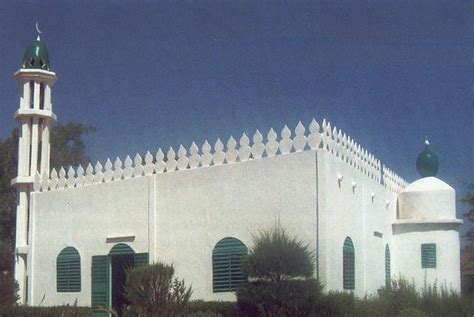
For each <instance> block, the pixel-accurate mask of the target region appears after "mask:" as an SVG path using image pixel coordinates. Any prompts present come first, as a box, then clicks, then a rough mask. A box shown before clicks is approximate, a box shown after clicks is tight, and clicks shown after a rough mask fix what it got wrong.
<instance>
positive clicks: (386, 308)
mask: <svg viewBox="0 0 474 317" xmlns="http://www.w3.org/2000/svg"><path fill="white" fill-rule="evenodd" d="M372 303H373V304H378V305H379V306H381V307H382V310H383V313H385V314H386V315H389V316H397V315H398V314H399V313H400V311H401V310H403V309H405V308H412V307H418V304H419V303H420V295H419V293H418V292H417V290H416V287H415V284H414V283H410V282H409V281H408V280H406V279H403V278H400V279H398V280H393V281H392V283H391V287H383V288H381V289H380V290H379V291H378V296H377V297H375V298H374V299H373V301H372Z"/></svg>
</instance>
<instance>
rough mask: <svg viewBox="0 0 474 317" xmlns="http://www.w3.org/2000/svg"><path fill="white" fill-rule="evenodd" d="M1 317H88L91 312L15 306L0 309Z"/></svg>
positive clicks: (69, 307)
mask: <svg viewBox="0 0 474 317" xmlns="http://www.w3.org/2000/svg"><path fill="white" fill-rule="evenodd" d="M0 316H2V317H65V316H67V317H90V316H92V310H91V309H90V308H89V307H77V306H56V307H29V306H16V307H11V308H9V309H6V310H3V311H2V310H1V309H0Z"/></svg>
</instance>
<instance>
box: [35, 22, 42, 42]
mask: <svg viewBox="0 0 474 317" xmlns="http://www.w3.org/2000/svg"><path fill="white" fill-rule="evenodd" d="M35 26H36V32H38V38H37V40H38V41H39V40H40V34H41V33H42V32H41V31H40V29H39V27H38V21H36V24H35Z"/></svg>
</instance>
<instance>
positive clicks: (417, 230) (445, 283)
mask: <svg viewBox="0 0 474 317" xmlns="http://www.w3.org/2000/svg"><path fill="white" fill-rule="evenodd" d="M458 226H459V225H458V224H451V225H446V224H440V223H418V224H415V223H414V224H398V225H396V226H395V227H394V228H395V229H394V237H393V239H394V242H395V254H394V256H395V257H396V258H397V259H398V261H397V262H396V267H395V268H394V273H395V274H396V275H397V276H401V277H403V278H405V279H407V280H408V281H410V282H415V284H416V285H417V287H418V288H419V289H421V288H423V287H424V285H431V286H433V285H434V284H435V283H436V284H437V286H438V287H446V288H447V289H448V290H453V291H456V292H460V290H461V282H460V278H461V276H460V256H459V252H460V246H459V233H458V230H457V228H458ZM423 243H436V268H430V269H423V268H422V267H421V244H423Z"/></svg>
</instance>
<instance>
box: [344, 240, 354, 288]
mask: <svg viewBox="0 0 474 317" xmlns="http://www.w3.org/2000/svg"><path fill="white" fill-rule="evenodd" d="M342 280H343V287H344V289H355V252H354V244H353V243H352V240H351V238H349V237H347V238H346V240H344V247H343V248H342Z"/></svg>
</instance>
